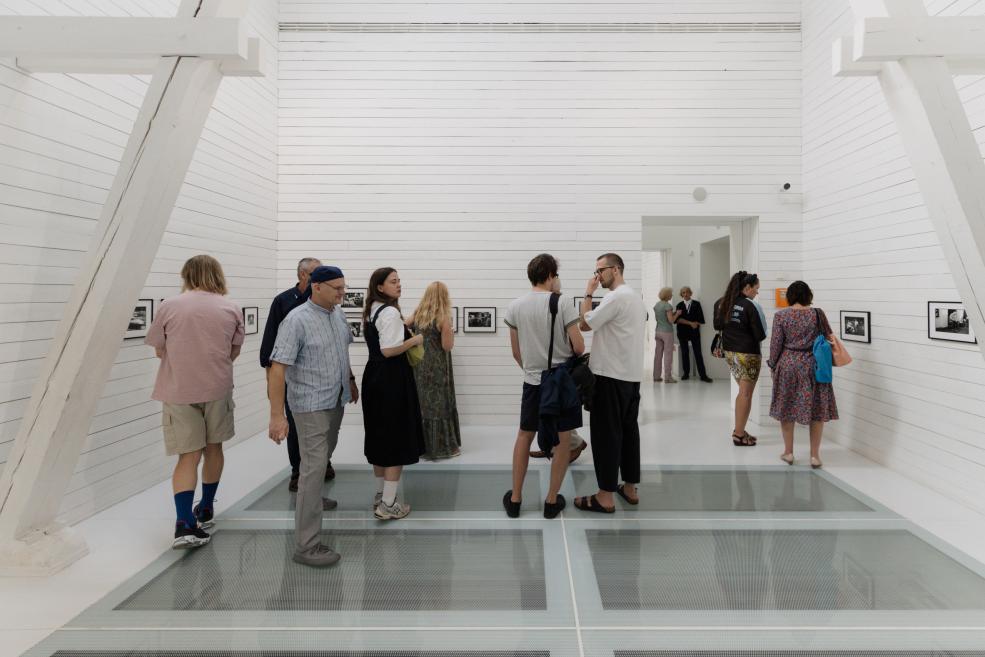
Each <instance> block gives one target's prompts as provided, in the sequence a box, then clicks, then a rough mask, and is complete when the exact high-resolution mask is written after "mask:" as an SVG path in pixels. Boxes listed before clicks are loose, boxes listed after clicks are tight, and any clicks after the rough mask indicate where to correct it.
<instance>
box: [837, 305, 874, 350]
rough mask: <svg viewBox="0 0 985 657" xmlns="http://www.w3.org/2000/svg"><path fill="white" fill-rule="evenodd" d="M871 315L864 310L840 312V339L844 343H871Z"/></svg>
mask: <svg viewBox="0 0 985 657" xmlns="http://www.w3.org/2000/svg"><path fill="white" fill-rule="evenodd" d="M870 322H871V315H870V314H869V312H868V311H864V310H842V311H841V339H842V340H845V341H846V342H865V343H866V344H868V343H870V342H872V326H871V324H870Z"/></svg>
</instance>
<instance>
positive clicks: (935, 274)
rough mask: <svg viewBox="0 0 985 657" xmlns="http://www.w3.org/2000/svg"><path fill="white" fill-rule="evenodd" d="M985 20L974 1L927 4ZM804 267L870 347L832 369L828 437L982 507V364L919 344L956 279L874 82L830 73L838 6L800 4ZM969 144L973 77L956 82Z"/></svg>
mask: <svg viewBox="0 0 985 657" xmlns="http://www.w3.org/2000/svg"><path fill="white" fill-rule="evenodd" d="M927 7H928V10H929V11H930V13H931V14H939V13H943V14H948V15H955V14H963V15H976V16H981V15H983V14H985V2H980V1H978V2H953V1H951V0H948V1H943V0H941V1H936V0H935V1H932V2H927ZM803 22H804V26H803V30H804V60H803V62H804V108H803V111H804V160H803V167H804V187H805V195H806V196H805V201H804V268H805V272H806V277H807V280H808V281H809V282H810V283H811V285H812V286H813V288H814V290H815V294H816V300H817V302H818V304H819V305H820V306H822V307H823V308H825V310H827V311H828V314H829V316H830V317H831V318H832V319H837V317H838V312H839V311H840V310H869V311H871V312H872V325H873V326H872V335H873V338H872V344H871V345H858V344H852V343H849V349H850V351H851V352H852V354H853V356H854V358H855V362H854V363H853V365H852V366H851V367H849V368H845V370H844V371H841V370H839V371H838V372H837V373H836V391H837V395H838V406H839V411H840V413H841V420H840V421H838V422H834V423H832V424H830V425H829V426H828V429H827V434H826V435H827V437H828V438H830V439H834V440H836V441H838V442H841V443H844V444H846V445H848V446H850V447H851V448H853V449H855V450H856V451H858V452H861V453H862V454H864V455H866V456H868V457H869V458H872V459H873V460H875V461H878V462H880V463H883V464H885V465H887V466H889V467H892V468H894V469H897V470H899V471H901V472H903V473H904V474H906V475H908V476H910V477H912V478H914V479H916V480H919V481H921V482H923V483H925V484H927V485H929V486H931V487H933V488H936V489H937V490H940V491H942V492H945V493H948V494H950V495H952V496H953V497H956V498H958V499H961V500H963V501H965V502H966V503H968V504H971V505H974V506H977V507H979V508H985V502H983V501H982V500H985V435H983V434H982V429H981V427H982V424H983V421H985V404H983V401H985V363H983V361H982V357H981V355H980V353H979V351H978V349H977V347H974V346H966V345H961V344H957V343H947V342H936V341H931V340H929V339H928V337H927V302H928V301H930V300H945V301H948V300H957V299H958V298H959V297H958V295H957V292H956V290H955V287H954V282H953V280H952V278H951V274H950V271H949V268H948V265H947V261H946V260H945V258H944V254H943V251H942V250H941V248H940V246H939V240H938V238H937V235H936V233H935V231H934V228H933V225H932V224H931V222H930V219H929V217H928V214H927V208H926V207H925V206H924V203H923V200H922V198H921V195H920V192H919V190H918V188H917V185H916V182H915V180H914V178H913V172H912V170H911V167H910V164H909V161H908V160H907V157H906V155H905V154H904V152H903V146H902V143H901V141H900V138H899V133H898V130H897V126H896V124H895V123H894V121H893V118H892V116H891V115H890V113H889V111H888V109H887V108H886V105H885V101H884V99H883V95H882V92H881V90H880V87H879V83H878V81H877V80H875V79H870V78H854V79H835V78H833V77H832V76H831V54H830V53H831V43H832V41H833V40H834V39H835V38H836V37H839V36H842V35H846V34H851V32H852V25H853V23H854V16H853V14H852V12H851V9H850V6H849V2H848V1H847V0H832V1H826V2H815V1H813V0H809V1H805V2H804V3H803ZM956 80H957V84H958V86H959V88H960V90H961V95H962V97H963V98H964V99H965V104H966V109H967V111H968V114H969V117H970V118H971V123H972V126H973V127H974V128H975V131H976V135H977V136H978V138H979V141H982V140H983V139H985V131H983V130H982V126H983V125H985V103H983V102H982V98H983V97H985V79H983V78H980V77H970V76H968V77H959V78H956Z"/></svg>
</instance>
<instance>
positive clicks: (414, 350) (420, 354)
mask: <svg viewBox="0 0 985 657" xmlns="http://www.w3.org/2000/svg"><path fill="white" fill-rule="evenodd" d="M404 353H406V354H407V360H408V361H409V362H410V366H411V367H417V366H418V365H420V364H421V361H422V360H424V345H422V344H418V345H414V346H413V347H411V348H410V349H408V350H407V351H406V352H404Z"/></svg>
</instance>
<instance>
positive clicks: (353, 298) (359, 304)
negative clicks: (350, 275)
mask: <svg viewBox="0 0 985 657" xmlns="http://www.w3.org/2000/svg"><path fill="white" fill-rule="evenodd" d="M365 303H366V290H346V291H345V292H344V293H343V295H342V307H343V308H344V309H346V310H362V309H363V305H365Z"/></svg>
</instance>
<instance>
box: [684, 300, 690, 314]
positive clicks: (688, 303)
mask: <svg viewBox="0 0 985 657" xmlns="http://www.w3.org/2000/svg"><path fill="white" fill-rule="evenodd" d="M684 312H686V313H689V312H691V302H690V301H685V302H684Z"/></svg>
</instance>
